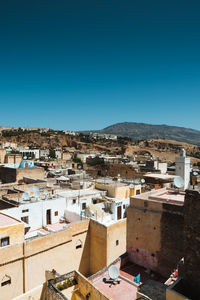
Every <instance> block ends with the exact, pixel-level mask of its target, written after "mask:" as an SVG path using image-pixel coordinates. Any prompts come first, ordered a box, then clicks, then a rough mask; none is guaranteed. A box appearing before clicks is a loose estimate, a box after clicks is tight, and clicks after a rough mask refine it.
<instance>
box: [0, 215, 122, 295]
mask: <svg viewBox="0 0 200 300" xmlns="http://www.w3.org/2000/svg"><path fill="white" fill-rule="evenodd" d="M89 223H90V226H89ZM125 237H126V220H121V221H119V222H118V223H115V224H113V225H111V226H109V227H106V226H104V225H102V224H99V223H97V222H95V221H92V220H90V221H89V220H85V221H82V222H77V223H74V224H71V226H70V228H68V229H66V230H63V231H60V232H56V233H52V234H50V235H47V236H44V237H41V238H35V239H32V240H29V241H26V242H24V243H19V244H15V245H13V246H7V247H3V248H0V258H1V259H0V276H1V278H3V276H5V274H7V275H8V276H11V284H9V285H8V286H5V288H4V287H3V289H4V291H5V293H4V291H3V290H2V287H1V286H0V295H3V297H5V295H6V297H7V298H1V296H0V300H4V299H8V300H10V299H12V298H14V297H17V296H18V295H20V294H22V293H23V292H24V293H26V292H27V291H29V290H32V289H34V288H36V287H37V286H40V285H42V284H43V283H44V282H45V281H46V278H45V271H46V270H52V269H55V270H56V271H57V272H58V273H59V274H64V273H67V272H70V271H71V270H79V271H80V272H81V273H82V274H84V275H89V274H93V273H96V272H97V271H99V270H100V269H102V268H104V267H105V266H108V265H109V264H110V263H112V261H113V260H115V259H116V258H118V256H120V255H121V254H123V253H124V252H125V250H126V240H125ZM116 240H119V245H118V246H116ZM20 241H21V240H20ZM80 244H81V245H82V247H81V248H76V246H77V245H80ZM113 246H114V247H113ZM23 278H24V281H23ZM16 285H17V288H16ZM8 287H9V288H8ZM1 290H2V291H3V292H2V293H1ZM83 293H84V292H83ZM95 293H96V292H95ZM29 296H30V295H29ZM101 297H102V296H101ZM101 297H100V298H98V297H97V298H91V299H106V298H101ZM22 299H27V298H22ZM36 299H37V298H36Z"/></svg>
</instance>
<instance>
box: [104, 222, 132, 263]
mask: <svg viewBox="0 0 200 300" xmlns="http://www.w3.org/2000/svg"><path fill="white" fill-rule="evenodd" d="M126 222H127V220H126V219H123V220H120V221H118V222H117V223H115V224H113V225H110V226H109V227H107V255H106V256H107V263H106V266H109V265H110V264H111V263H112V262H113V261H114V260H115V259H117V258H118V257H119V256H120V255H122V254H123V253H125V252H126ZM117 241H118V245H117V244H116V242H117Z"/></svg>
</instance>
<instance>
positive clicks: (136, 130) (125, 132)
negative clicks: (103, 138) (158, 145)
mask: <svg viewBox="0 0 200 300" xmlns="http://www.w3.org/2000/svg"><path fill="white" fill-rule="evenodd" d="M98 132H100V133H109V134H116V135H122V136H128V137H130V138H132V139H133V140H134V141H136V140H147V139H156V138H158V137H160V138H165V139H168V140H175V141H179V142H185V143H189V144H194V145H200V131H199V130H194V129H190V128H184V127H177V126H168V125H151V124H145V123H135V122H124V123H117V124H114V125H111V126H109V127H106V128H104V129H102V130H99V131H98Z"/></svg>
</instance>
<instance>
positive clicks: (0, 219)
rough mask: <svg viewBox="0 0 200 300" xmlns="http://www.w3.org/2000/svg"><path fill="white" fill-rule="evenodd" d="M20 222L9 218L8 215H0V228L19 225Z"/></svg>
mask: <svg viewBox="0 0 200 300" xmlns="http://www.w3.org/2000/svg"><path fill="white" fill-rule="evenodd" d="M20 223H21V221H19V220H17V219H15V218H13V217H10V216H8V215H5V214H2V213H0V227H4V226H9V225H14V224H20Z"/></svg>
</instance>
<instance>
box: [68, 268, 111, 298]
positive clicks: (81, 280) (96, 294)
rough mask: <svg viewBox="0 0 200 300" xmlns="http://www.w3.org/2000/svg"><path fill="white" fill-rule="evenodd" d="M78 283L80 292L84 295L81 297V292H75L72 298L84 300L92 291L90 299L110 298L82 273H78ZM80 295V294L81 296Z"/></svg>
mask: <svg viewBox="0 0 200 300" xmlns="http://www.w3.org/2000/svg"><path fill="white" fill-rule="evenodd" d="M77 279H78V285H77V287H78V288H79V292H80V294H81V295H83V297H84V298H82V297H81V295H80V294H79V293H75V294H74V296H73V297H72V299H71V300H82V299H86V295H87V294H88V293H90V298H89V299H90V300H109V298H108V297H106V296H105V295H104V294H103V293H102V292H100V291H99V290H98V289H97V288H96V287H95V286H94V285H93V284H92V283H91V282H90V281H89V280H87V279H86V278H85V277H83V276H82V275H81V274H80V273H79V274H78V278H77ZM79 295H80V296H79Z"/></svg>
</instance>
